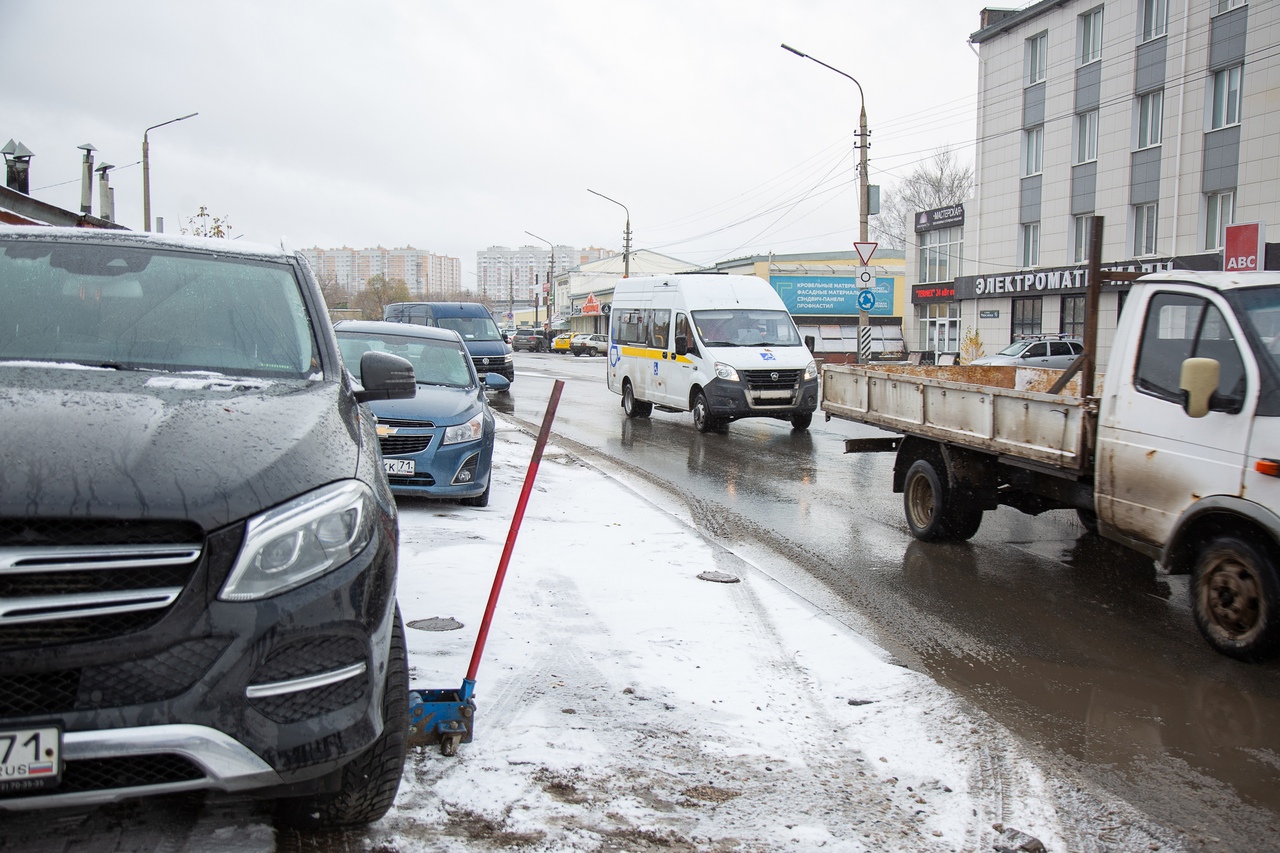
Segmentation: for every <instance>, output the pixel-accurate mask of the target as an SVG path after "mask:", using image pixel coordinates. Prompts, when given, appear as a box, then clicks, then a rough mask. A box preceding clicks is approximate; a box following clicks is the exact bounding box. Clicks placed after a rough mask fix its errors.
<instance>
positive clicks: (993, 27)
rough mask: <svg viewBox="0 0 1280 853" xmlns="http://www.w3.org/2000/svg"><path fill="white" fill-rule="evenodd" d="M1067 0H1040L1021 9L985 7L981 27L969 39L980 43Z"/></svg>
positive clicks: (1064, 3)
mask: <svg viewBox="0 0 1280 853" xmlns="http://www.w3.org/2000/svg"><path fill="white" fill-rule="evenodd" d="M1067 2H1068V0H1040V2H1039V3H1032V4H1031V5H1030V6H1026V7H1024V8H1022V9H998V8H987V9H983V10H982V28H981V29H979V30H978V31H977V32H975V33H973V34H972V35H971V36H969V41H971V42H977V43H978V44H982V42H984V41H989V40H990V39H993V38H995V37H996V36H998V35H1001V34H1002V33H1005V32H1008V31H1009V30H1011V29H1013V28H1014V27H1016V26H1018V25H1020V24H1024V23H1026V22H1027V21H1030V20H1032V19H1033V18H1037V17H1039V16H1040V15H1041V14H1042V13H1044V12H1047V11H1049V10H1050V9H1056V8H1058V7H1059V6H1065V5H1066V4H1067Z"/></svg>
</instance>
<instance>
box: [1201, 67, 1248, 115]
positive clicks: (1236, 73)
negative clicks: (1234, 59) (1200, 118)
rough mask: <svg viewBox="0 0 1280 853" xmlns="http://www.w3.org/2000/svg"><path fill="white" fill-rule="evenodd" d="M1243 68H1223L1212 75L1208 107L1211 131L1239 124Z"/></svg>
mask: <svg viewBox="0 0 1280 853" xmlns="http://www.w3.org/2000/svg"><path fill="white" fill-rule="evenodd" d="M1243 70H1244V66H1242V65H1237V66H1235V67H1234V68H1224V69H1222V70H1221V71H1215V72H1214V74H1213V86H1212V88H1211V89H1210V94H1211V97H1212V99H1213V100H1212V103H1210V105H1209V116H1210V125H1209V128H1210V129H1211V130H1217V129H1218V128H1220V127H1227V126H1228V125H1233V124H1239V123H1240V74H1241V72H1242V71H1243Z"/></svg>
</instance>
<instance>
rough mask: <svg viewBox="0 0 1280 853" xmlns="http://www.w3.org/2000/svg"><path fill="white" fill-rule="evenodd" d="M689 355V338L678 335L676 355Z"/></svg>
mask: <svg viewBox="0 0 1280 853" xmlns="http://www.w3.org/2000/svg"><path fill="white" fill-rule="evenodd" d="M688 354H689V338H688V336H687V335H676V355H688Z"/></svg>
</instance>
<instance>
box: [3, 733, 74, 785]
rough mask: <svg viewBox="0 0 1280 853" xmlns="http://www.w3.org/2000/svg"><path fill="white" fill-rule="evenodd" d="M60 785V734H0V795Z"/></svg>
mask: <svg viewBox="0 0 1280 853" xmlns="http://www.w3.org/2000/svg"><path fill="white" fill-rule="evenodd" d="M60 781H62V730H61V729H59V728H58V727H57V726H42V727H39V728H31V729H8V730H2V731H0V795H3V794H7V793H13V792H17V791H37V790H40V789H42V788H54V787H57V785H58V783H59V782H60Z"/></svg>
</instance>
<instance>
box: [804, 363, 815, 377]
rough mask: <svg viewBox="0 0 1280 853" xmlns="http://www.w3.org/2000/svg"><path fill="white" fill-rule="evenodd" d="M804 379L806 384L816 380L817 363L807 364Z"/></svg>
mask: <svg viewBox="0 0 1280 853" xmlns="http://www.w3.org/2000/svg"><path fill="white" fill-rule="evenodd" d="M804 378H805V381H806V382H807V381H809V380H810V379H817V378H818V362H816V361H811V362H809V366H808V367H806V368H805V369H804Z"/></svg>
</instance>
